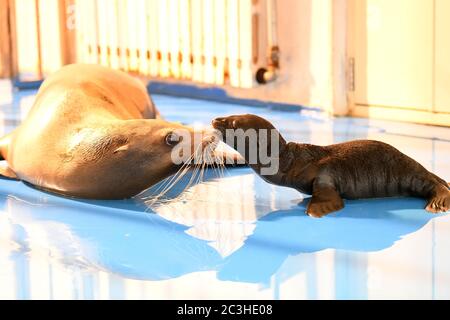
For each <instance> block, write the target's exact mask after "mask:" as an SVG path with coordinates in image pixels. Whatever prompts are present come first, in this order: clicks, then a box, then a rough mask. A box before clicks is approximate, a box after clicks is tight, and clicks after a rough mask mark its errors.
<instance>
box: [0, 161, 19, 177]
mask: <svg viewBox="0 0 450 320" xmlns="http://www.w3.org/2000/svg"><path fill="white" fill-rule="evenodd" d="M0 176H2V177H6V178H8V179H14V180H19V178H18V177H17V175H16V173H15V172H14V171H13V170H12V169H11V168H10V167H9V166H8V164H6V165H5V164H0Z"/></svg>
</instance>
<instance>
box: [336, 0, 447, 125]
mask: <svg viewBox="0 0 450 320" xmlns="http://www.w3.org/2000/svg"><path fill="white" fill-rule="evenodd" d="M356 1H359V0H345V1H344V2H345V4H341V6H344V5H345V8H340V10H341V11H343V10H345V12H346V19H345V22H344V23H343V22H342V21H340V20H339V19H338V18H337V17H335V16H333V18H334V19H335V20H334V22H335V23H334V24H333V25H334V27H335V28H337V29H339V28H340V29H343V28H345V30H346V40H345V48H346V49H345V51H346V58H345V61H346V86H345V87H346V98H347V99H346V102H347V108H346V111H347V114H348V115H349V116H353V117H364V118H374V119H384V120H395V121H403V122H413V123H420V124H431V125H438V126H450V113H443V112H436V111H434V106H435V102H434V101H433V102H432V104H431V105H430V106H429V108H428V111H421V110H408V109H402V108H396V107H394V106H392V107H385V106H374V105H368V106H365V105H358V104H357V102H356V99H355V92H356V88H355V82H354V78H355V77H357V76H358V75H357V74H355V73H354V72H355V68H354V63H357V61H355V56H356V54H355V53H356V37H355V33H356V32H355V31H356V21H355V13H356V10H355V8H356ZM433 1H434V0H433ZM338 2H340V1H338ZM333 55H334V56H335V55H336V53H334V54H333ZM434 67H435V66H434ZM334 78H335V80H336V77H334ZM335 84H336V81H335ZM433 86H434V80H433ZM335 90H336V89H335ZM433 90H434V88H433ZM334 113H335V114H340V112H334Z"/></svg>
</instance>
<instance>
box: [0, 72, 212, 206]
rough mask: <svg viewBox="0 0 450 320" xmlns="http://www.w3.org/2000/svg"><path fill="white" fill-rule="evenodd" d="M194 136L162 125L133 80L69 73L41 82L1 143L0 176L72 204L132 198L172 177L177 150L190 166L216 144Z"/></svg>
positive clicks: (184, 129) (176, 166) (118, 74)
mask: <svg viewBox="0 0 450 320" xmlns="http://www.w3.org/2000/svg"><path fill="white" fill-rule="evenodd" d="M211 130H213V129H211ZM183 133H184V134H185V135H186V133H187V137H186V136H185V135H183ZM196 134H200V135H202V134H203V132H201V131H198V132H196V131H194V130H193V129H192V128H190V127H188V126H183V125H181V124H177V123H172V122H167V121H164V120H162V119H161V118H160V117H159V116H158V111H157V110H156V108H155V106H154V104H153V102H152V101H151V99H150V97H149V95H148V93H147V90H146V88H145V86H144V85H143V84H142V83H141V82H140V81H139V80H137V79H135V78H133V77H131V76H130V75H128V74H126V73H124V72H121V71H115V70H112V69H109V68H106V67H101V66H97V65H85V64H74V65H69V66H65V67H63V68H62V69H60V70H59V71H57V72H56V73H54V74H52V75H51V76H50V77H48V78H47V79H46V80H45V81H44V83H43V84H42V86H41V87H40V89H39V91H38V94H37V96H36V100H35V102H34V105H33V107H32V109H31V110H30V112H29V114H28V115H27V117H26V118H25V119H24V121H23V122H22V124H21V125H20V126H19V127H17V128H16V129H15V130H14V131H13V132H12V133H10V134H8V135H7V136H5V137H3V138H2V139H1V140H0V154H1V158H3V159H5V160H6V161H7V165H8V166H7V167H3V168H0V174H2V175H3V176H6V177H10V178H17V179H20V180H23V181H25V182H28V183H30V184H32V185H34V186H36V187H38V188H42V189H45V190H49V191H51V192H55V193H59V194H63V195H67V196H72V197H80V198H91V199H123V198H129V197H132V196H134V195H136V194H138V193H140V192H141V191H143V190H145V189H147V188H149V187H150V186H152V185H154V184H156V183H157V182H159V181H161V180H162V179H164V178H166V177H168V176H170V175H172V174H174V173H175V172H177V170H178V169H179V168H180V166H181V165H183V163H178V162H174V161H173V159H172V156H173V152H172V151H173V150H174V148H175V147H177V148H178V149H179V150H178V151H177V152H180V153H182V152H183V150H184V151H186V150H188V151H187V153H188V154H184V155H181V154H179V156H184V157H185V158H186V159H192V157H191V155H192V154H193V153H194V150H195V151H198V150H204V149H205V147H206V146H207V145H208V146H211V144H212V143H213V140H214V139H211V138H210V136H208V135H207V134H206V135H203V136H202V138H201V139H194V136H195V135H196ZM185 138H187V139H185ZM196 140H197V141H196ZM181 147H182V148H181ZM3 159H1V160H3Z"/></svg>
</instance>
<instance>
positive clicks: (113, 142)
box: [64, 119, 219, 198]
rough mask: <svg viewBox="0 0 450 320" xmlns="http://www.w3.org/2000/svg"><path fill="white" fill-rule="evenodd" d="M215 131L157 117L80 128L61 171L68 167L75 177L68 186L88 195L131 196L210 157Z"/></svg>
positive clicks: (214, 144)
mask: <svg viewBox="0 0 450 320" xmlns="http://www.w3.org/2000/svg"><path fill="white" fill-rule="evenodd" d="M214 132H215V130H213V129H212V128H211V129H210V130H208V129H206V130H195V129H193V128H192V127H189V126H185V125H182V124H178V123H174V122H167V121H163V120H159V119H151V120H129V121H126V122H120V124H117V125H112V126H111V127H108V128H104V129H102V130H100V129H98V128H95V129H82V130H80V131H79V132H78V133H76V134H75V135H74V136H72V137H71V141H70V142H69V148H68V151H67V153H66V154H65V155H64V157H65V159H66V160H65V163H66V167H65V168H66V176H71V174H70V173H73V176H74V179H76V184H75V183H73V182H71V187H70V188H71V189H72V190H73V189H74V188H76V189H79V190H82V193H80V192H73V193H74V194H75V195H76V196H81V197H87V198H126V197H131V196H134V195H136V194H138V193H139V192H141V191H143V190H145V189H147V188H149V187H150V186H152V185H154V184H156V183H158V182H160V181H161V180H163V179H165V178H167V177H169V176H171V175H172V174H174V173H176V172H177V171H178V170H179V169H180V168H181V167H183V168H184V167H188V166H195V165H198V166H200V165H201V164H202V163H203V162H202V161H205V159H206V160H210V159H211V158H212V153H213V151H214V149H215V147H216V145H217V143H218V142H219V139H218V137H217V136H216V135H214ZM65 181H66V182H67V183H69V179H66V180H65ZM84 182H85V183H84ZM94 182H95V183H94ZM74 185H76V186H74ZM98 185H101V186H102V187H101V188H98ZM65 189H68V188H65Z"/></svg>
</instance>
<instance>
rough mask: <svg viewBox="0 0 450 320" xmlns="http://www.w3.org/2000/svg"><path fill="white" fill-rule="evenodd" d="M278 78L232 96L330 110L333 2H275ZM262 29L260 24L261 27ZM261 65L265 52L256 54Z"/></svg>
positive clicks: (237, 91) (320, 0)
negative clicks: (278, 61)
mask: <svg viewBox="0 0 450 320" xmlns="http://www.w3.org/2000/svg"><path fill="white" fill-rule="evenodd" d="M277 4H278V14H277V16H278V37H279V47H280V53H281V56H280V58H281V60H280V73H279V78H278V79H277V80H276V81H275V82H273V83H271V84H266V85H260V86H258V87H257V88H255V89H252V90H248V89H246V90H242V89H236V88H227V91H228V92H229V93H230V94H231V95H233V96H238V97H242V98H254V99H259V100H265V101H274V102H283V103H291V104H302V105H307V106H315V107H320V108H323V109H326V110H331V108H332V104H333V86H332V84H333V81H332V79H333V69H332V59H333V45H332V42H333V28H332V22H333V0H278V1H277ZM263 26H265V25H264V21H262V23H261V27H263ZM260 51H263V52H260V55H261V54H262V57H261V59H260V61H265V55H266V50H260Z"/></svg>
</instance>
